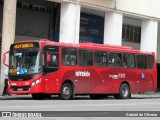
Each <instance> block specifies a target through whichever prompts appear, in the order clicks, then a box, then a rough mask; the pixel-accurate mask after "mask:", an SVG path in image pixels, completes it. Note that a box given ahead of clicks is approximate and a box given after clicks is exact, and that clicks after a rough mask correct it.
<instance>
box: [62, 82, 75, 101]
mask: <svg viewBox="0 0 160 120" xmlns="http://www.w3.org/2000/svg"><path fill="white" fill-rule="evenodd" d="M59 96H60V99H62V100H70V99H72V98H73V87H72V85H71V84H70V83H67V82H66V83H63V85H62V87H61V93H60V95H59Z"/></svg>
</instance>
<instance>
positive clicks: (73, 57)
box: [62, 48, 77, 66]
mask: <svg viewBox="0 0 160 120" xmlns="http://www.w3.org/2000/svg"><path fill="white" fill-rule="evenodd" d="M62 64H63V65H64V66H68V65H77V54H76V49H74V48H62Z"/></svg>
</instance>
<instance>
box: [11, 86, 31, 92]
mask: <svg viewBox="0 0 160 120" xmlns="http://www.w3.org/2000/svg"><path fill="white" fill-rule="evenodd" d="M29 88H30V86H18V87H17V86H11V90H12V91H18V92H23V91H29Z"/></svg>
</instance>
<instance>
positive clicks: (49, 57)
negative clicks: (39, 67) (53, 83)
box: [47, 54, 51, 63]
mask: <svg viewBox="0 0 160 120" xmlns="http://www.w3.org/2000/svg"><path fill="white" fill-rule="evenodd" d="M50 61H51V55H50V54H47V63H49V62H50Z"/></svg>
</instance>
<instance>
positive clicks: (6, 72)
mask: <svg viewBox="0 0 160 120" xmlns="http://www.w3.org/2000/svg"><path fill="white" fill-rule="evenodd" d="M4 75H5V79H4V89H3V93H2V95H3V96H5V95H9V94H8V90H7V88H8V68H6V69H5V72H4Z"/></svg>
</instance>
